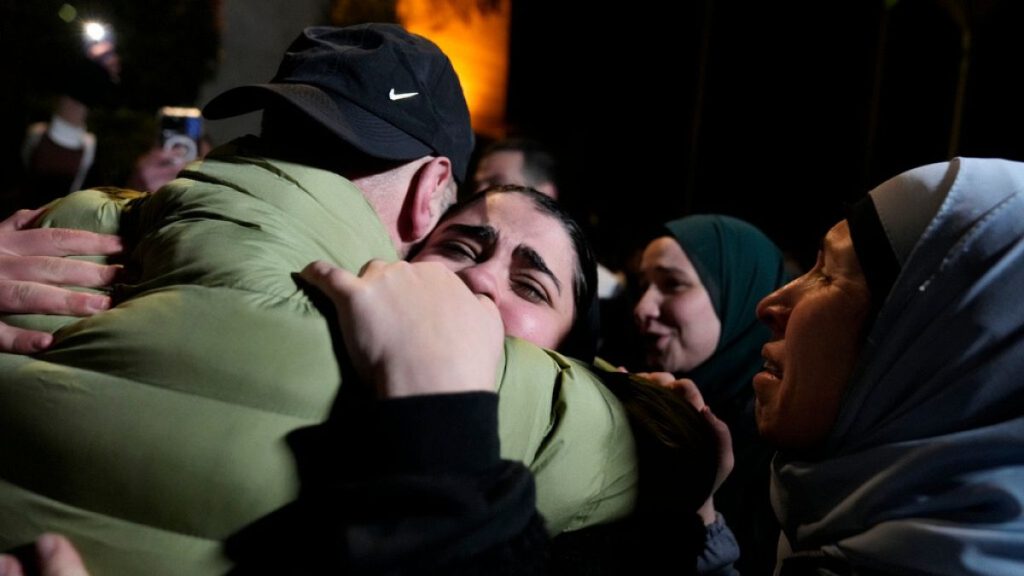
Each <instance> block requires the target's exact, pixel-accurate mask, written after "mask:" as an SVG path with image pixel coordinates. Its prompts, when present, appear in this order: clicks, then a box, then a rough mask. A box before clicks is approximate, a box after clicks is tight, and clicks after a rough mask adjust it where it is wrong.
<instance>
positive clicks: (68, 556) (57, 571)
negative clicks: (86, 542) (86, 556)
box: [36, 534, 89, 576]
mask: <svg viewBox="0 0 1024 576" xmlns="http://www.w3.org/2000/svg"><path fill="white" fill-rule="evenodd" d="M36 550H37V551H38V553H39V562H40V565H41V567H42V571H41V574H42V576H89V573H88V572H86V570H85V565H84V564H83V563H82V557H81V556H79V555H78V551H77V550H75V547H74V546H72V545H71V542H70V541H69V540H68V539H67V538H65V537H63V536H61V535H59V534H43V535H42V536H40V537H39V540H38V541H37V542H36Z"/></svg>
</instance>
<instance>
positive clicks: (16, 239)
mask: <svg viewBox="0 0 1024 576" xmlns="http://www.w3.org/2000/svg"><path fill="white" fill-rule="evenodd" d="M12 218H13V217H12ZM6 222H7V221H5V224H6ZM0 246H3V252H4V253H6V254H8V255H13V256H20V255H24V256H74V255H78V254H90V255H110V254H118V253H120V252H121V250H122V249H123V246H122V244H121V238H120V237H119V236H111V235H110V234H96V233H94V232H86V231H85V230H68V229H64V228H34V229H31V230H21V229H18V230H16V233H14V232H12V233H9V234H4V235H3V238H2V243H0Z"/></svg>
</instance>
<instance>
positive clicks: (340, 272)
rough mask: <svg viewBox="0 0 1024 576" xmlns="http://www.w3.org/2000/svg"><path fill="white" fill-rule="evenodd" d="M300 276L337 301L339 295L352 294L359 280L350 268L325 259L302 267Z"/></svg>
mask: <svg viewBox="0 0 1024 576" xmlns="http://www.w3.org/2000/svg"><path fill="white" fill-rule="evenodd" d="M299 276H301V277H302V278H303V279H304V280H305V281H306V282H309V283H310V284H312V285H313V286H315V287H316V288H317V289H318V290H320V291H321V292H323V293H324V294H325V295H327V296H328V297H329V298H330V299H331V300H332V301H334V302H335V303H336V302H337V299H338V298H339V297H341V296H347V295H349V294H351V293H352V291H353V290H354V289H355V287H356V285H357V283H358V280H359V278H357V277H356V276H355V275H354V274H352V273H351V272H349V271H348V270H345V269H344V268H339V267H337V266H334V265H333V264H331V263H329V262H325V261H323V260H317V261H316V262H312V263H310V264H309V265H307V266H306V267H305V268H303V269H302V272H300V273H299Z"/></svg>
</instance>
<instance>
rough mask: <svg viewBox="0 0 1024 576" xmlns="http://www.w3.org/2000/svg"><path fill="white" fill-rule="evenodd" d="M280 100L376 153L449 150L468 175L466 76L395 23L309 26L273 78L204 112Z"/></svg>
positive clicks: (392, 155) (459, 175) (408, 156)
mask: <svg viewBox="0 0 1024 576" xmlns="http://www.w3.org/2000/svg"><path fill="white" fill-rule="evenodd" d="M281 102H286V103H288V104H290V105H292V106H294V107H296V108H297V109H299V110H301V111H302V112H303V113H305V114H307V115H309V117H310V118H312V119H313V120H315V121H316V122H318V123H319V124H321V125H322V126H324V127H325V128H327V129H328V130H330V131H331V132H332V133H334V134H336V135H337V136H338V137H339V138H341V139H342V140H343V141H345V142H347V143H348V144H350V145H352V146H353V147H355V148H356V149H358V150H360V151H362V152H364V153H366V154H367V155H369V156H371V157H373V158H380V159H384V160H414V159H416V158H420V157H422V156H427V155H438V156H446V157H448V158H449V159H450V160H451V161H452V169H453V172H454V173H455V178H456V180H458V181H459V182H463V181H464V180H465V176H466V170H467V168H468V166H469V157H470V155H471V154H472V152H473V130H472V127H471V126H470V120H469V108H468V107H467V106H466V98H465V97H464V96H463V94H462V86H461V84H459V77H458V75H456V73H455V69H454V68H453V67H452V64H451V61H450V60H449V59H448V56H446V55H445V54H444V52H442V51H441V49H440V48H438V47H437V45H436V44H434V43H433V42H431V41H430V40H427V39H426V38H424V37H422V36H419V35H416V34H412V33H410V32H407V31H406V30H404V29H402V28H401V27H400V26H398V25H396V24H359V25H356V26H347V27H344V28H336V27H330V26H311V27H309V28H306V29H305V30H303V31H302V34H300V35H299V37H298V38H296V39H295V41H294V42H292V44H291V46H290V47H289V48H288V51H287V52H285V55H284V59H283V60H282V61H281V65H280V66H279V67H278V70H277V74H275V75H274V78H273V79H272V80H271V81H270V82H269V83H267V84H252V85H248V86H239V87H237V88H232V89H230V90H228V91H226V92H224V93H222V94H220V95H218V96H216V97H215V98H214V99H213V100H210V102H209V103H208V104H207V105H206V106H205V107H204V108H203V115H204V116H206V117H207V118H209V119H211V120H219V119H222V118H230V117H232V116H238V115H240V114H246V113H248V112H253V111H255V110H262V109H264V108H267V107H268V106H270V105H272V104H277V103H281Z"/></svg>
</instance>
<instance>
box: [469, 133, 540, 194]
mask: <svg viewBox="0 0 1024 576" xmlns="http://www.w3.org/2000/svg"><path fill="white" fill-rule="evenodd" d="M495 152H519V153H521V154H522V155H523V174H524V175H525V176H526V178H527V179H528V180H529V182H528V183H529V184H531V185H533V186H536V185H539V184H543V183H545V182H551V183H552V184H554V185H556V186H557V185H558V163H557V162H556V161H555V156H554V155H553V154H551V152H550V151H549V150H548V149H547V147H545V146H544V145H543V144H541V143H540V142H538V141H536V140H531V139H529V138H506V139H505V140H498V141H497V142H493V143H491V144H490V145H488V146H487V147H486V148H484V151H483V152H481V153H480V158H481V159H483V158H486V157H487V156H489V155H491V154H494V153H495Z"/></svg>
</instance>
